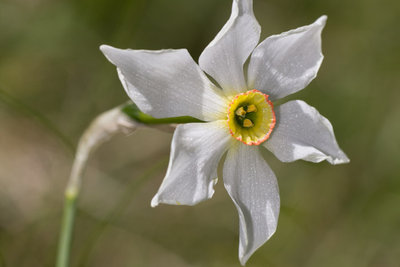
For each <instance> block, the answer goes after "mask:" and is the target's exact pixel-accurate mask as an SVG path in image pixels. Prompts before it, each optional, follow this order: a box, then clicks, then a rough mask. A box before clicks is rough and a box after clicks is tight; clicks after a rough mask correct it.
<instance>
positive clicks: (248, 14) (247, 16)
mask: <svg viewBox="0 0 400 267" xmlns="http://www.w3.org/2000/svg"><path fill="white" fill-rule="evenodd" d="M260 33H261V27H260V25H259V24H258V22H257V20H256V18H255V17H254V13H253V0H234V1H233V5H232V13H231V17H230V18H229V20H228V22H227V23H226V24H225V25H224V27H223V28H222V30H221V31H220V32H219V33H218V34H217V36H216V37H215V38H214V40H213V41H212V42H211V43H210V44H209V45H208V46H207V47H206V48H205V49H204V51H203V53H202V54H201V55H200V58H199V64H200V67H201V68H202V69H203V70H204V71H205V72H207V73H208V74H209V75H211V76H212V77H213V78H214V79H215V80H216V81H217V82H218V83H219V84H220V85H221V87H222V88H223V89H224V90H225V91H226V92H227V93H228V94H232V93H237V92H244V91H247V86H246V82H245V78H244V74H243V64H244V63H245V61H246V60H247V58H248V57H249V55H250V53H251V52H252V51H253V49H254V47H256V45H257V43H258V41H259V39H260Z"/></svg>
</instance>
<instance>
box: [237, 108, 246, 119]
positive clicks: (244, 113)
mask: <svg viewBox="0 0 400 267" xmlns="http://www.w3.org/2000/svg"><path fill="white" fill-rule="evenodd" d="M235 113H236V115H238V116H241V117H244V115H246V111H245V110H244V108H243V107H240V108H238V109H237V110H236V112H235Z"/></svg>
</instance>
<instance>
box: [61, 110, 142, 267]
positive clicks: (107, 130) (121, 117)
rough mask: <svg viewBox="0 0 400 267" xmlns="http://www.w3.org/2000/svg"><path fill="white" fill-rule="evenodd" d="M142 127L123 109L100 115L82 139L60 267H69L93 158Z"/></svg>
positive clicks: (65, 218) (64, 226)
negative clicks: (121, 134)
mask: <svg viewBox="0 0 400 267" xmlns="http://www.w3.org/2000/svg"><path fill="white" fill-rule="evenodd" d="M137 127H138V124H137V123H136V122H134V121H132V120H131V119H129V118H128V117H127V116H126V115H125V114H124V113H122V112H121V107H116V108H114V109H112V110H109V111H107V112H104V113H102V114H100V115H99V116H98V117H97V118H96V119H95V120H94V121H93V122H92V123H91V124H90V126H89V127H88V128H87V129H86V131H85V132H84V134H83V135H82V137H81V139H80V141H79V145H78V149H77V152H76V155H75V160H74V164H73V166H72V171H71V176H70V178H69V181H68V185H67V188H66V190H65V200H64V201H65V203H64V213H63V218H62V225H61V232H60V240H59V244H58V252H57V262H56V267H68V265H69V255H70V247H71V240H72V232H73V227H74V220H75V212H76V202H77V198H78V196H79V192H80V188H81V183H82V177H83V173H84V170H85V167H86V165H87V161H88V159H89V156H90V154H91V153H92V152H93V151H94V150H95V149H96V148H97V147H98V146H99V145H101V144H102V143H104V142H106V141H107V140H109V139H110V138H111V137H112V136H113V135H115V134H117V133H119V132H127V131H129V132H132V131H134V130H135V129H136V128H137Z"/></svg>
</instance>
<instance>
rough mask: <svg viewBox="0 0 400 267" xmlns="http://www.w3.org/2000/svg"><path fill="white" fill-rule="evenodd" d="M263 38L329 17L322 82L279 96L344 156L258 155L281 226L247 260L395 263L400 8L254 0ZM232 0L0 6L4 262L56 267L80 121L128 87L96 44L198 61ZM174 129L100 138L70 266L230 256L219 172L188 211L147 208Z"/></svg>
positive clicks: (231, 235) (210, 262)
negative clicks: (335, 159)
mask: <svg viewBox="0 0 400 267" xmlns="http://www.w3.org/2000/svg"><path fill="white" fill-rule="evenodd" d="M254 7H255V14H256V17H257V19H258V21H259V23H260V24H261V26H262V30H263V31H262V39H263V38H266V37H267V36H269V35H271V34H277V33H281V32H283V31H287V30H289V29H293V28H296V27H299V26H302V25H306V24H309V23H311V22H313V21H314V20H315V19H316V18H318V17H319V16H320V15H322V14H326V15H328V22H327V26H326V28H325V29H324V32H323V35H322V45H323V52H324V55H325V59H324V62H323V64H322V67H321V69H320V72H319V75H318V77H317V78H316V79H315V80H314V81H313V82H312V83H311V84H310V85H309V86H308V87H307V88H306V89H305V90H303V91H301V92H299V93H297V94H295V95H293V96H290V97H288V98H287V99H286V100H289V99H303V100H305V101H306V102H307V103H309V104H310V105H312V106H314V107H316V108H317V109H318V110H319V111H320V113H321V114H323V115H324V116H326V117H327V118H328V119H329V120H330V121H331V123H332V124H333V126H334V129H335V134H336V137H337V139H338V142H339V144H340V146H341V147H342V149H343V150H344V151H345V152H346V153H347V154H348V156H349V158H350V159H351V163H350V164H347V165H342V166H331V165H329V164H328V163H321V164H311V163H307V162H295V163H291V164H284V163H281V162H278V160H277V159H275V158H274V157H273V156H272V155H271V154H270V153H269V152H267V151H265V158H266V159H267V161H268V162H269V164H270V165H271V167H272V168H273V170H274V172H275V174H276V176H277V177H278V181H279V185H280V192H281V204H282V209H281V214H280V218H279V225H278V230H277V232H276V233H275V235H274V236H273V237H272V238H271V240H270V241H268V242H267V244H265V245H264V246H263V247H261V248H260V249H259V250H258V251H257V252H256V253H255V254H254V256H252V258H250V260H249V262H248V264H247V266H328V267H329V266H332V267H333V266H335V267H336V266H352V267H354V266H357V267H358V266H377V267H378V266H379V267H380V266H398V264H399V262H400V230H399V229H400V227H399V226H400V211H399V205H400V175H399V173H400V164H399V162H400V123H399V122H400V105H399V104H398V103H399V101H400V90H399V88H400V75H399V71H400V31H399V27H398V16H399V10H400V4H399V3H398V2H397V1H395V0H385V1H372V0H356V1H344V0H339V1H333V0H328V1H312V0H295V1H290V0H283V1H282V0H280V1H278V0H268V1H267V0H254ZM230 8H231V0H219V1H215V0H169V1H165V0H122V1H120V0H118V1H106V0H70V1H61V0H1V1H0V267H3V266H12V267H14V266H15V267H25V266H26V267H33V266H54V262H55V255H56V248H57V241H58V235H59V229H60V223H61V214H62V207H63V191H64V187H65V185H66V182H67V179H68V176H69V172H70V168H71V165H72V160H73V151H74V148H75V146H76V144H77V142H78V140H79V136H80V135H81V134H82V132H83V131H84V129H85V127H86V126H87V125H88V124H89V123H90V121H91V120H92V119H93V118H94V117H95V116H96V115H98V114H99V113H101V112H103V111H105V110H108V109H110V108H113V107H114V106H117V105H119V104H121V103H123V102H124V101H126V100H127V99H128V98H127V96H126V94H125V93H124V91H123V89H122V86H121V85H120V83H119V80H118V77H117V75H116V72H115V68H114V67H113V66H112V65H111V64H110V63H109V62H108V61H107V60H106V59H105V58H104V56H103V55H102V54H101V53H100V51H99V49H98V47H99V46H100V45H101V44H109V45H113V46H116V47H120V48H128V47H129V48H133V49H163V48H187V49H188V50H189V52H190V53H191V55H192V56H193V58H194V59H195V60H197V59H198V57H199V55H200V53H201V51H202V49H204V47H205V46H206V45H207V44H208V43H209V42H210V41H211V40H212V38H213V37H214V36H215V34H216V33H217V32H218V31H219V29H220V28H221V27H222V25H223V24H224V23H225V22H226V20H227V19H228V17H229V14H230ZM171 137H172V136H171V134H170V133H164V132H159V131H157V130H154V129H143V130H140V131H138V132H136V133H134V134H133V135H130V136H128V137H126V136H123V135H120V136H117V137H115V138H114V139H112V140H111V141H110V142H108V143H107V144H105V145H104V146H102V147H101V148H100V149H99V150H98V151H97V152H96V154H94V155H93V158H92V159H91V160H90V162H89V166H88V169H87V172H86V175H85V180H84V184H83V192H82V194H81V198H80V199H79V205H78V214H77V218H76V225H75V232H74V239H73V247H72V255H71V256H72V261H71V266H73V267H75V266H80V267H83V266H95V267H103V266H104V267H106V266H107V267H109V266H196V267H197V266H215V267H219V266H240V265H239V261H238V259H237V249H238V215H237V212H236V210H235V208H234V206H233V203H232V202H231V200H230V199H229V196H228V195H227V194H226V192H225V190H224V188H223V186H222V183H221V181H220V182H219V183H218V185H217V187H216V193H215V195H214V197H213V199H212V200H210V201H207V202H204V203H201V204H199V205H197V206H194V207H185V206H166V205H162V206H160V207H157V208H154V209H153V208H151V207H150V200H151V198H152V196H153V195H154V194H155V193H156V191H157V189H158V187H159V185H160V183H161V181H162V178H163V176H164V174H165V171H166V168H167V163H168V156H169V149H170V148H169V147H170V140H171Z"/></svg>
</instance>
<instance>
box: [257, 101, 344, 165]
mask: <svg viewBox="0 0 400 267" xmlns="http://www.w3.org/2000/svg"><path fill="white" fill-rule="evenodd" d="M275 113H276V125H275V129H274V130H273V131H272V134H271V137H270V138H269V139H268V140H267V141H266V142H265V143H264V146H265V147H266V148H268V149H269V150H270V151H271V152H272V153H274V154H275V156H276V157H277V158H278V159H279V160H281V161H283V162H291V161H295V160H298V159H303V160H307V161H311V162H320V161H323V160H327V161H328V162H329V163H331V164H341V163H347V162H349V159H348V158H347V156H346V154H345V153H344V152H343V151H342V150H341V149H340V148H339V146H338V144H337V142H336V139H335V135H334V133H333V127H332V125H331V123H330V122H329V121H328V119H326V118H325V117H323V116H322V115H321V114H319V112H318V111H317V110H316V109H315V108H313V107H311V106H309V105H308V104H307V103H305V102H304V101H300V100H295V101H289V102H287V103H285V104H283V105H280V106H278V107H277V108H276V109H275Z"/></svg>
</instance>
